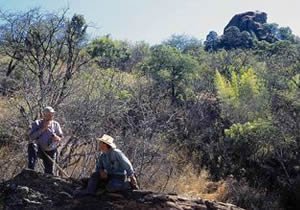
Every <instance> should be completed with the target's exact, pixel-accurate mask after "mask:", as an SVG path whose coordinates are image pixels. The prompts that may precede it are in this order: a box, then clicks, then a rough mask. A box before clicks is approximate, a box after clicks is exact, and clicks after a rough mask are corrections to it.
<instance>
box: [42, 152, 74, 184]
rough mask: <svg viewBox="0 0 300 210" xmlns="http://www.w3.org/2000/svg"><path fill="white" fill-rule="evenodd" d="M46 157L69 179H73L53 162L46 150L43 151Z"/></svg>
mask: <svg viewBox="0 0 300 210" xmlns="http://www.w3.org/2000/svg"><path fill="white" fill-rule="evenodd" d="M42 151H43V153H44V155H45V156H46V157H47V158H48V159H49V160H50V161H51V162H52V163H53V164H54V165H55V166H56V167H57V168H58V170H59V171H60V172H61V173H62V174H63V175H65V176H66V177H67V178H68V179H71V177H70V176H69V175H68V174H67V173H66V172H65V171H64V169H62V168H61V167H60V166H59V165H58V164H57V163H56V162H55V160H53V159H52V158H51V157H50V156H49V155H48V154H47V153H46V152H45V151H44V150H42Z"/></svg>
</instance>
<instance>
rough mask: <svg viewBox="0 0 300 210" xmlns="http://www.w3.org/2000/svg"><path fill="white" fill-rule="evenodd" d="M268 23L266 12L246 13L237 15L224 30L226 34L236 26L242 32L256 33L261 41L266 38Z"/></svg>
mask: <svg viewBox="0 0 300 210" xmlns="http://www.w3.org/2000/svg"><path fill="white" fill-rule="evenodd" d="M265 23H267V13H265V12H252V11H250V12H244V13H240V14H236V15H235V16H233V18H232V19H231V20H230V21H229V23H228V24H227V25H226V26H225V28H224V34H225V33H226V31H227V30H228V29H229V28H230V27H231V26H235V27H237V28H238V29H240V31H241V32H242V31H248V32H249V33H255V35H256V36H257V38H258V39H259V40H261V39H265V38H266V33H265V32H264V24H265Z"/></svg>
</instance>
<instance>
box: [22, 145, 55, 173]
mask: <svg viewBox="0 0 300 210" xmlns="http://www.w3.org/2000/svg"><path fill="white" fill-rule="evenodd" d="M45 154H47V155H48V156H49V157H50V158H52V160H54V161H56V154H57V150H56V149H55V150H52V151H43V150H42V149H41V148H40V146H39V145H37V144H35V143H30V144H28V168H29V169H33V170H34V168H35V165H36V162H37V159H38V158H41V159H42V160H43V164H44V168H45V173H47V174H52V175H53V162H52V161H51V160H50V159H49V158H48V157H47V156H46V155H45Z"/></svg>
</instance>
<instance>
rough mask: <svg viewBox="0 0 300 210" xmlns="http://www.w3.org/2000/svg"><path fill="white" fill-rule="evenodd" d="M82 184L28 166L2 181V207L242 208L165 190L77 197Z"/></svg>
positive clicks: (0, 200) (0, 204)
mask: <svg viewBox="0 0 300 210" xmlns="http://www.w3.org/2000/svg"><path fill="white" fill-rule="evenodd" d="M78 187H80V186H79V185H78V184H76V183H74V182H73V181H70V180H67V179H64V178H60V177H55V176H49V175H44V174H41V173H38V172H35V171H32V170H27V169H24V170H23V171H22V172H21V173H20V174H19V175H17V176H16V177H14V178H13V179H11V180H9V181H7V182H3V183H1V184H0V210H2V209H7V210H11V209H15V210H19V209H47V210H48V209H86V210H90V209H153V210H154V209H199V210H206V209H210V210H218V209H224V210H225V209H228V210H229V209H230V210H239V209H241V208H239V207H237V206H234V205H232V204H225V203H220V202H215V201H208V200H204V199H188V198H184V197H181V196H178V195H175V194H161V193H154V192H150V191H143V190H137V191H130V192H126V193H102V194H100V195H98V196H95V197H83V198H73V192H74V191H75V190H76V189H77V188H78Z"/></svg>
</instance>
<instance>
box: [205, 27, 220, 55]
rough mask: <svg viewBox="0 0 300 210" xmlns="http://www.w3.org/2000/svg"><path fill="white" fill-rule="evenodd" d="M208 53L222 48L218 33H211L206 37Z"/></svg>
mask: <svg viewBox="0 0 300 210" xmlns="http://www.w3.org/2000/svg"><path fill="white" fill-rule="evenodd" d="M204 46H205V48H204V49H205V50H206V51H216V50H217V49H219V47H220V38H219V37H218V34H217V32H215V31H210V32H209V34H208V35H207V36H206V41H205V42H204Z"/></svg>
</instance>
